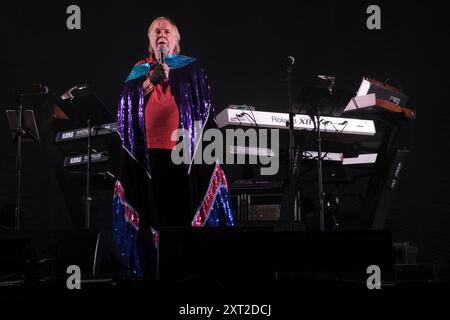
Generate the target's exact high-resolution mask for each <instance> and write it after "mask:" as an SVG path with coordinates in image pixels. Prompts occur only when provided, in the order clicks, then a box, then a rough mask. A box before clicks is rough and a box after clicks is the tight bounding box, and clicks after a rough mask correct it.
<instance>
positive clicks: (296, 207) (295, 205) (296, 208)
mask: <svg viewBox="0 0 450 320" xmlns="http://www.w3.org/2000/svg"><path fill="white" fill-rule="evenodd" d="M287 63H288V67H287V86H288V103H289V123H288V125H289V176H290V180H291V184H290V190H289V191H290V192H289V193H290V200H291V201H290V206H291V212H290V214H291V224H292V225H291V227H292V231H294V230H295V220H296V218H297V219H298V221H299V222H300V226H301V227H302V229H303V230H304V226H305V224H304V221H303V216H302V211H301V201H300V195H299V196H298V199H297V201H296V197H295V172H294V161H295V139H294V112H293V105H292V101H293V99H292V65H293V64H294V58H292V57H288V59H287ZM296 213H298V214H296Z"/></svg>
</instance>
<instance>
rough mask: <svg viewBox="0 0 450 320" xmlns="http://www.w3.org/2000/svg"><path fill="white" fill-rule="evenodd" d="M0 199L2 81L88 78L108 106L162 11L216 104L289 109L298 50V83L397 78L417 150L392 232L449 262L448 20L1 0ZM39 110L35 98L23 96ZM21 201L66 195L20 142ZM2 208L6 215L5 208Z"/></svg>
mask: <svg viewBox="0 0 450 320" xmlns="http://www.w3.org/2000/svg"><path fill="white" fill-rule="evenodd" d="M71 4H77V5H79V6H80V8H81V19H82V22H81V23H82V25H81V27H82V29H81V30H75V31H70V30H68V29H67V28H66V19H67V17H68V15H67V14H66V8H67V7H68V6H69V5H71ZM371 4H378V5H379V6H380V7H381V15H382V16H381V19H382V29H381V30H376V31H371V30H368V29H367V28H366V19H367V17H368V15H367V14H366V8H367V7H368V6H369V5H371ZM0 12H1V13H0V14H1V19H0V35H1V37H0V41H1V47H0V48H1V49H0V66H1V69H0V70H1V76H0V106H1V109H2V115H0V154H1V156H0V210H1V212H3V213H4V212H8V210H9V209H11V208H13V207H14V190H15V189H14V188H15V180H14V179H15V171H14V162H15V147H14V145H12V144H11V141H10V136H9V133H8V128H7V122H6V118H5V116H4V113H3V109H6V108H7V107H14V106H15V102H14V101H13V100H11V99H10V98H9V97H8V93H9V92H11V91H12V90H14V89H16V88H20V87H22V86H23V85H26V84H30V83H37V82H42V83H45V84H46V85H48V86H49V88H50V89H51V90H52V91H53V92H56V93H60V92H63V91H65V90H66V89H67V88H69V87H71V86H72V85H74V84H78V83H90V84H91V86H92V87H93V88H94V90H95V92H96V94H97V95H98V97H99V98H100V99H101V100H102V101H103V102H104V104H105V105H106V106H107V108H108V109H109V110H110V111H111V112H112V113H115V109H116V104H117V100H118V95H119V90H120V87H121V84H122V82H123V81H124V79H125V78H126V76H127V74H128V72H129V70H130V67H131V66H132V65H133V64H134V63H135V62H136V61H137V60H139V59H142V58H144V57H145V56H146V55H147V47H148V42H147V38H146V31H147V27H148V25H149V23H150V22H151V21H152V19H153V18H155V17H156V16H159V15H165V16H169V17H171V18H173V20H174V21H175V22H176V23H177V24H178V26H179V29H180V32H181V36H182V41H181V47H182V53H183V54H186V55H190V56H194V57H197V58H198V59H200V60H201V62H202V64H203V65H204V67H205V68H206V70H207V73H208V75H209V79H210V82H211V84H212V88H213V93H214V99H215V105H216V108H217V109H218V110H220V109H222V108H224V107H225V106H227V105H228V104H249V105H254V106H256V107H257V108H258V109H265V110H279V111H286V110H287V97H286V85H285V82H284V76H285V73H284V72H285V67H284V60H285V57H286V56H287V55H292V56H294V57H295V59H296V63H295V68H294V72H295V85H294V89H295V90H296V91H299V90H300V89H301V87H302V86H304V85H308V84H311V83H314V82H315V81H316V80H315V75H317V74H333V75H335V76H336V78H337V86H338V87H340V88H344V89H348V90H355V91H356V90H357V88H358V86H359V83H360V81H361V77H362V76H364V75H368V76H373V77H375V78H377V79H379V80H384V79H385V78H386V77H390V78H391V79H395V80H396V81H397V82H398V83H399V84H400V85H401V87H402V89H403V91H404V92H405V93H407V94H408V95H409V97H410V100H409V107H412V108H415V109H417V115H418V117H417V119H416V120H415V121H414V122H413V123H409V124H408V125H407V126H406V128H405V129H404V130H403V131H402V139H403V140H404V141H405V143H406V144H408V145H409V146H410V148H411V151H412V157H411V159H410V162H409V165H408V168H407V170H406V175H405V177H404V179H403V181H402V183H401V186H400V188H399V190H398V191H397V196H396V199H395V202H394V204H393V209H392V212H391V213H390V216H389V219H388V224H389V228H391V230H392V231H393V234H394V239H395V240H397V241H412V242H413V243H415V244H417V245H418V246H419V248H420V253H421V259H422V260H423V261H427V262H432V263H433V264H434V265H435V267H436V269H437V271H438V274H441V275H445V274H446V272H447V274H448V272H449V265H450V261H449V260H450V196H449V189H450V188H449V180H450V172H449V171H450V170H449V166H448V162H449V161H448V158H449V154H450V151H449V150H450V142H449V138H450V130H449V129H448V123H449V121H450V105H449V103H448V96H447V95H448V93H449V92H448V85H449V84H450V83H449V81H448V74H449V73H448V72H449V70H448V65H449V61H448V59H449V58H448V57H449V55H448V49H447V45H446V42H448V39H449V38H450V37H449V27H448V22H447V21H448V19H447V17H446V15H445V13H446V11H445V10H444V9H443V4H442V2H438V1H435V2H430V1H427V2H420V3H417V4H416V3H413V2H411V1H385V2H383V1H331V0H330V1H326V0H318V1H295V2H294V1H293V2H288V1H276V2H274V1H271V2H269V3H268V4H256V3H255V4H251V3H248V4H245V3H244V2H242V1H241V2H232V1H223V2H217V3H216V2H193V1H183V2H180V3H177V2H176V1H166V2H163V1H155V2H152V1H135V0H128V1H122V0H120V1H119V0H111V1H108V2H94V1H75V2H72V1H65V0H64V1H58V2H54V1H20V0H18V1H2V2H1V3H0ZM26 106H27V107H32V108H33V109H34V110H35V111H36V114H37V116H38V118H40V119H44V118H45V117H46V116H47V115H48V108H47V107H46V106H45V101H44V100H43V99H28V100H27V101H26ZM23 157H24V159H23V192H22V200H23V211H24V214H25V216H26V219H25V221H24V223H25V224H26V226H27V227H28V228H41V227H42V228H48V227H54V228H60V227H63V226H65V225H67V224H68V223H69V221H68V217H67V214H65V212H67V208H66V207H65V203H64V201H62V198H61V194H60V191H59V190H58V188H57V187H55V185H56V184H55V176H54V173H53V172H52V170H51V169H50V168H49V165H48V161H47V155H46V154H45V152H44V151H43V149H42V147H41V146H39V145H26V146H24V148H23ZM3 215H6V214H5V213H4V214H3Z"/></svg>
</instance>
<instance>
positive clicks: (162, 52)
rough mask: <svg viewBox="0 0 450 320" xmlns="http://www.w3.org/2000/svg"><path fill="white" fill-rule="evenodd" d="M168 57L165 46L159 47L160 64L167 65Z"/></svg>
mask: <svg viewBox="0 0 450 320" xmlns="http://www.w3.org/2000/svg"><path fill="white" fill-rule="evenodd" d="M166 55H167V51H166V48H164V47H163V46H160V47H159V63H160V64H163V63H166Z"/></svg>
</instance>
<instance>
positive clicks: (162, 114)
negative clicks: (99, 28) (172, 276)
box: [113, 17, 235, 275]
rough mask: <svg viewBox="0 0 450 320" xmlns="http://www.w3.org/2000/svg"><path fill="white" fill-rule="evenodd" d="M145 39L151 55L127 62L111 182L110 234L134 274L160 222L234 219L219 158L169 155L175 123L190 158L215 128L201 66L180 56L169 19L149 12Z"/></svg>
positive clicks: (142, 269)
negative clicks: (201, 160) (206, 160)
mask: <svg viewBox="0 0 450 320" xmlns="http://www.w3.org/2000/svg"><path fill="white" fill-rule="evenodd" d="M148 38H149V42H150V45H149V51H150V56H149V57H148V58H146V59H145V60H142V61H139V62H138V63H136V64H135V65H134V67H133V68H132V70H131V72H130V74H129V76H128V78H127V79H126V81H125V84H124V87H123V90H122V94H121V96H120V103H119V108H118V114H117V117H118V119H117V120H118V133H119V136H120V139H121V143H122V146H123V150H124V151H126V152H123V155H122V157H121V164H120V174H119V176H118V180H117V182H116V184H115V192H114V230H113V233H114V238H115V242H116V245H117V246H118V247H119V250H120V251H121V256H122V258H123V260H124V261H123V262H124V263H125V264H126V265H127V267H128V268H129V270H131V271H132V272H133V273H134V274H136V275H145V273H146V272H147V271H148V270H149V269H150V267H149V265H151V263H150V264H149V261H152V260H151V259H152V249H154V246H155V245H157V229H158V228H159V227H164V226H189V225H190V226H192V227H203V226H211V227H212V226H233V225H234V224H235V221H234V217H233V212H232V208H231V202H230V197H229V193H228V186H227V181H226V178H225V175H224V173H223V171H222V169H221V167H220V166H219V164H218V163H217V164H216V165H207V164H194V163H193V161H192V160H191V161H190V162H189V163H186V164H180V165H175V164H174V163H173V162H172V160H171V152H172V150H173V149H174V148H175V146H176V144H177V141H172V140H171V136H172V132H173V131H174V130H177V129H179V128H180V129H184V130H185V131H186V132H187V133H188V135H189V137H188V139H189V141H188V143H187V146H188V151H187V152H188V153H189V155H190V159H194V156H195V153H196V152H202V151H203V150H201V148H200V147H199V145H200V144H199V141H200V140H201V135H202V134H203V132H204V131H205V130H207V129H208V128H213V127H215V122H214V109H213V106H212V104H211V93H210V86H209V84H208V80H207V77H206V74H205V71H204V69H203V68H202V66H201V65H200V63H199V62H198V60H197V59H195V58H192V57H187V56H183V55H180V45H179V42H180V34H179V32H178V29H177V26H176V25H175V24H174V23H173V22H172V21H171V20H170V19H169V18H166V17H158V18H156V19H155V20H154V21H153V22H152V23H151V25H150V27H149V28H148ZM196 122H199V123H200V126H201V127H200V128H201V130H200V132H197V130H196V127H198V126H196ZM185 138H187V137H185ZM185 142H186V141H185Z"/></svg>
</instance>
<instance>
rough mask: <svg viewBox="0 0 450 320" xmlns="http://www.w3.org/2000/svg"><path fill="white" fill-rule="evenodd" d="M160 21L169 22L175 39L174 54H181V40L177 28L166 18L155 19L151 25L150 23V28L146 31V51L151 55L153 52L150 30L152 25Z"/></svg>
mask: <svg viewBox="0 0 450 320" xmlns="http://www.w3.org/2000/svg"><path fill="white" fill-rule="evenodd" d="M161 20H166V21H167V22H169V23H170V24H171V25H172V26H173V31H174V32H175V37H176V39H177V43H176V44H175V49H174V50H175V53H176V54H179V53H180V52H181V48H180V40H181V36H180V33H179V32H178V28H177V25H176V24H175V23H173V21H172V19H170V18H167V17H162V16H161V17H158V18H155V20H153V21H152V23H150V26H149V27H148V29H147V37H148V41H149V45H148V50H149V51H150V53H153V52H154V50H153V48H152V44H151V42H150V30H152V27H153V25H154V24H155V23H156V22H158V21H161Z"/></svg>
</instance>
